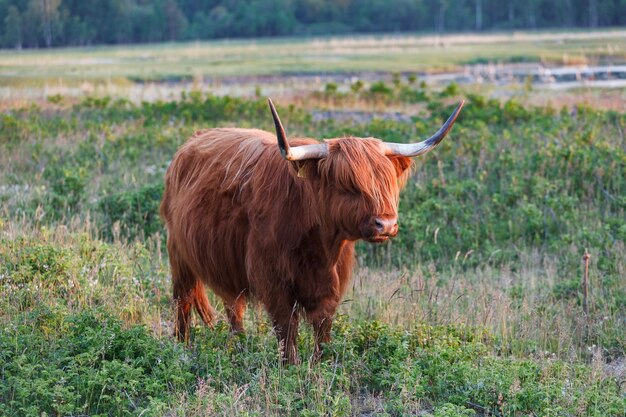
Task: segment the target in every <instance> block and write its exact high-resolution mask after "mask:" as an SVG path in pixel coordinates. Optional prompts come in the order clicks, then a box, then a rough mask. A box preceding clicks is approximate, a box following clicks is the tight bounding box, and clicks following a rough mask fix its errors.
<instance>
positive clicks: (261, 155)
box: [161, 100, 463, 363]
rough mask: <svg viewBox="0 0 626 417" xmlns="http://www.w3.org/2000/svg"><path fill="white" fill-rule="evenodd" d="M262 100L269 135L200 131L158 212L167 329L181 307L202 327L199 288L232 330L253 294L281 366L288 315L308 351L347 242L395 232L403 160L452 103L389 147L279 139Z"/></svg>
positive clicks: (328, 315)
mask: <svg viewBox="0 0 626 417" xmlns="http://www.w3.org/2000/svg"><path fill="white" fill-rule="evenodd" d="M268 101H269V105H270V109H271V112H272V116H273V118H274V123H275V125H276V136H275V135H273V134H271V133H268V132H264V131H261V130H253V129H209V130H205V131H202V132H198V133H196V134H195V135H194V136H193V137H192V138H191V139H189V140H188V141H187V142H186V143H185V144H184V145H182V146H181V148H180V149H179V150H178V152H177V153H176V155H175V156H174V159H173V161H172V163H171V165H170V167H169V168H168V170H167V173H166V176H165V194H164V196H163V202H162V203H161V215H162V217H163V218H164V219H165V222H166V225H167V230H168V239H167V248H168V252H169V259H170V265H171V267H172V281H173V287H174V300H175V302H176V308H177V317H176V334H177V336H178V337H179V338H180V339H181V340H187V337H188V331H189V316H190V313H191V307H192V306H194V307H195V309H196V310H197V312H198V313H199V315H200V317H201V318H202V320H203V321H204V322H205V323H206V324H208V325H211V322H212V320H213V315H214V313H213V309H212V307H211V306H210V305H209V302H208V299H207V296H206V293H205V289H204V286H205V285H207V286H208V287H210V288H211V289H212V290H213V291H214V292H215V293H216V294H217V295H218V296H219V297H220V298H222V300H223V301H224V306H225V308H226V313H227V316H228V320H229V321H230V325H231V327H232V330H233V331H234V332H241V331H243V326H242V319H243V314H244V310H245V308H246V301H247V300H248V299H249V298H254V299H256V300H258V301H260V302H261V303H262V304H263V306H264V307H265V308H266V309H267V311H268V313H269V315H270V317H271V319H272V321H273V323H274V327H275V329H276V332H277V336H278V339H279V342H280V344H281V348H282V358H283V360H287V361H288V362H290V363H293V362H296V361H297V360H298V353H297V350H296V349H297V348H296V343H295V341H296V336H297V332H298V319H299V317H300V316H301V315H302V316H304V317H305V318H306V319H307V320H308V321H309V322H310V323H311V324H312V325H313V329H314V334H315V352H316V356H318V355H319V352H320V344H321V343H325V342H328V341H329V339H330V328H331V323H332V319H333V315H334V314H335V310H336V309H337V305H338V304H339V302H340V300H341V297H342V295H343V293H344V292H345V289H346V286H347V284H348V282H349V280H350V276H351V272H352V266H353V259H354V244H355V241H356V240H359V239H365V240H367V241H370V242H383V241H385V240H387V239H388V238H390V237H393V236H395V235H396V234H397V232H398V225H397V216H398V193H399V190H400V188H401V187H402V185H403V183H404V180H405V179H406V177H407V173H408V168H409V167H410V165H411V159H410V157H412V156H417V155H421V154H424V153H426V152H428V151H430V150H431V149H433V148H434V147H435V146H437V144H439V142H440V141H441V140H442V139H443V138H444V136H445V135H446V134H447V133H448V131H449V130H450V128H451V127H452V124H453V123H454V121H455V119H456V117H457V116H458V114H459V112H460V110H461V106H462V105H463V103H461V104H459V106H458V107H457V108H456V110H455V111H454V113H453V114H452V116H450V118H449V119H448V121H446V123H445V124H444V125H443V126H442V127H441V129H440V130H439V131H438V132H437V133H436V134H435V135H434V136H432V137H431V138H429V139H427V140H425V141H423V142H420V143H416V144H395V143H386V142H382V141H380V140H378V139H374V138H364V139H361V138H355V137H345V138H339V139H328V140H325V141H324V142H323V143H320V142H317V141H315V140H313V139H291V140H289V141H287V137H286V135H285V131H284V129H283V126H282V124H281V122H280V119H279V117H278V114H277V113H276V109H275V108H274V106H273V104H272V102H271V100H268ZM276 145H278V146H276Z"/></svg>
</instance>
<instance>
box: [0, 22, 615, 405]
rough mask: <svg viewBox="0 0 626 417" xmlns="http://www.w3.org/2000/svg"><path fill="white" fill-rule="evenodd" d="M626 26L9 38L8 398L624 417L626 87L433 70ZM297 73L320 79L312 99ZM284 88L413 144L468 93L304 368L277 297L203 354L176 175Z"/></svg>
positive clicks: (610, 54)
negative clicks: (396, 224) (241, 330)
mask: <svg viewBox="0 0 626 417" xmlns="http://www.w3.org/2000/svg"><path fill="white" fill-rule="evenodd" d="M623 35H624V34H623V33H622V32H619V31H613V32H586V33H571V34H566V33H556V34H555V33H536V34H517V35H509V34H498V35H489V36H477V37H473V36H472V37H408V36H407V37H398V36H389V37H358V38H345V39H344V38H333V39H319V40H314V41H300V40H292V39H289V40H282V41H263V42H253V43H246V42H243V41H241V42H216V43H206V44H193V45H159V46H150V47H143V46H142V47H124V48H95V49H91V50H55V51H52V52H44V51H39V52H22V53H20V54H17V55H16V54H14V53H11V54H8V53H6V54H4V55H2V56H1V57H0V65H1V69H0V77H1V78H0V79H1V80H2V81H1V82H2V84H3V87H2V88H3V89H2V90H1V92H2V94H3V95H2V99H1V101H0V105H1V106H2V108H3V110H4V111H3V114H2V116H1V119H0V203H1V204H2V205H1V211H0V414H6V415H33V416H34V415H37V416H39V415H41V413H42V412H45V413H47V414H48V415H128V414H130V415H144V416H145V415H234V414H237V415H285V414H289V415H329V414H331V415H358V416H370V415H398V416H399V415H435V416H459V415H474V414H476V415H499V416H535V415H536V416H544V415H546V416H623V415H624V414H625V413H626V394H625V388H626V374H625V372H626V361H625V359H624V357H625V353H626V337H625V334H624V328H625V326H626V315H625V313H624V311H626V263H625V262H624V259H626V222H625V218H626V213H625V210H626V139H625V133H624V132H626V113H624V110H623V106H622V107H620V105H621V103H623V97H624V95H625V92H624V89H613V90H592V89H590V88H589V87H584V86H583V87H580V88H579V89H577V90H574V91H571V92H569V93H554V92H547V91H545V90H543V89H541V88H540V86H537V85H535V84H533V83H532V82H528V83H526V82H523V83H520V84H519V85H513V86H511V85H507V86H498V85H496V84H488V83H484V84H480V85H479V84H467V85H459V84H456V83H452V84H447V83H445V82H441V83H435V82H434V81H433V82H425V80H424V79H423V78H421V77H423V74H421V72H422V71H425V72H439V71H442V70H444V69H453V68H457V67H458V66H462V65H464V64H466V63H470V62H471V60H480V61H481V62H482V61H483V59H486V60H487V61H488V60H490V59H497V60H502V61H504V62H512V61H516V60H518V57H520V56H523V57H526V58H524V59H528V60H529V61H536V60H539V61H542V62H544V63H545V64H549V63H553V64H558V65H563V64H567V63H571V62H569V61H568V60H571V59H575V60H577V62H579V63H583V62H584V63H589V64H596V63H599V64H608V63H613V64H621V63H624V62H625V61H626V57H624V55H626V50H625V45H624V41H623V40H624V39H625V38H626V37H624V36H623ZM511 43H512V44H514V47H512V46H511ZM451 52H452V53H451ZM142 57H144V58H142ZM220 63H221V64H220ZM292 71H293V72H311V73H314V74H318V76H320V77H321V78H320V80H312V81H310V82H305V83H302V84H298V85H297V86H295V87H297V88H295V90H297V92H295V93H294V91H293V90H291V91H290V89H289V87H290V86H292V87H293V86H294V84H293V83H295V82H296V81H293V79H291V78H289V77H286V76H285V74H283V73H284V72H292ZM404 71H406V73H403V72H404ZM320 73H324V74H327V73H333V74H335V76H338V77H340V78H328V79H326V78H323V77H322V76H321V75H320ZM268 74H269V75H273V77H274V78H263V77H262V75H268ZM220 75H228V76H229V78H214V77H217V76H220ZM234 75H237V76H241V77H242V78H237V77H233V76H234ZM187 79H191V81H190V82H188V83H187V82H185V80H187ZM147 80H152V81H157V82H147ZM168 80H169V81H168ZM181 80H182V82H181ZM298 80H300V81H301V79H298ZM300 81H298V82H300ZM98 86H101V88H100V87H98ZM57 88H59V89H57ZM502 91H507V93H506V94H503V93H502ZM148 92H150V93H148ZM267 92H272V94H273V95H274V93H276V94H277V97H278V100H277V102H278V103H279V104H280V108H279V111H280V113H281V117H282V119H283V121H284V123H285V125H286V126H287V129H288V132H290V134H291V135H294V136H295V135H307V136H311V137H317V138H325V137H337V136H342V135H356V136H376V137H379V138H383V139H385V140H389V141H398V142H406V141H410V140H415V139H417V138H421V137H424V136H426V135H428V134H429V133H431V132H432V131H433V130H435V129H436V128H437V127H438V126H439V125H440V124H441V122H442V121H443V120H444V119H445V117H446V115H447V114H449V112H450V110H451V109H452V107H453V106H454V104H455V103H456V102H458V100H460V99H461V98H464V99H466V100H467V104H466V107H465V109H464V110H463V113H462V115H461V117H460V118H459V121H458V122H457V125H456V126H455V128H454V130H453V132H452V133H451V135H450V137H449V138H447V139H446V140H445V142H444V143H443V144H442V145H441V146H440V147H438V148H437V150H436V151H434V152H432V153H431V154H429V155H428V156H426V157H424V158H419V159H417V160H416V161H415V167H414V170H413V174H412V176H411V178H410V180H409V182H408V184H407V187H406V189H405V190H404V192H403V194H402V200H401V203H400V229H401V232H400V235H399V236H398V238H397V239H395V240H394V241H393V242H392V243H390V244H387V245H378V246H374V245H370V244H360V245H359V252H358V253H359V254H358V260H359V266H358V268H357V270H356V271H355V277H354V280H353V284H352V286H351V289H350V291H349V294H348V295H347V297H346V300H345V301H344V303H343V304H342V306H341V309H340V314H339V317H338V319H337V324H336V326H335V328H334V330H333V338H334V341H333V342H332V343H331V344H330V345H329V346H327V347H326V349H325V360H323V361H322V362H321V363H320V364H314V363H311V362H310V361H309V358H310V355H311V350H312V346H311V345H312V343H311V334H310V330H309V329H308V328H306V326H305V329H304V332H303V334H302V335H301V338H300V341H299V343H300V350H301V352H302V354H303V357H304V359H305V360H304V363H303V364H302V365H300V366H290V367H286V368H284V367H281V366H280V365H279V363H278V354H277V351H278V347H277V343H276V340H275V337H274V335H273V333H272V331H271V328H270V325H269V323H268V320H267V318H266V316H265V313H264V312H263V311H262V309H261V308H258V307H256V308H254V307H253V308H251V309H250V311H249V313H248V315H247V317H246V323H245V324H246V328H247V334H246V335H242V336H231V335H229V334H228V329H227V327H226V326H225V324H224V323H221V322H220V323H219V324H218V325H217V326H216V329H214V330H210V329H205V328H203V327H201V326H199V325H198V326H197V327H195V328H194V332H193V344H192V346H191V347H189V348H188V347H185V346H182V345H180V344H178V343H176V342H175V341H174V339H173V337H172V317H173V313H172V308H171V304H170V297H171V295H170V284H171V283H170V276H169V267H168V264H167V253H166V252H165V251H164V245H163V241H164V230H163V226H162V224H161V222H160V220H159V219H158V216H157V209H158V204H159V200H160V197H161V193H162V189H163V183H162V182H163V174H164V171H165V169H166V167H167V165H168V163H169V161H170V159H171V157H172V155H173V154H174V152H175V150H176V148H177V147H178V146H179V145H180V144H181V143H183V142H184V140H185V139H186V138H187V137H188V136H189V135H191V134H192V133H193V132H194V131H195V130H197V129H200V128H206V127H213V126H241V127H258V128H263V129H268V130H269V129H271V128H272V122H271V118H270V117H268V116H269V113H268V110H267V108H266V103H265V100H264V95H265V94H266V93H267ZM214 93H219V94H214ZM20 94H22V95H21V96H20ZM256 96H259V97H258V98H257V97H256ZM564 97H565V98H564ZM608 102H611V103H613V104H614V105H608V104H610V103H608ZM533 103H534V104H541V105H533ZM596 104H597V105H596ZM606 108H613V109H614V110H605V109H606ZM585 251H587V252H588V253H590V255H591V259H590V264H589V282H590V284H589V291H588V292H589V295H588V297H587V303H588V312H587V313H585V311H584V308H583V303H584V296H583V294H584V288H583V287H582V284H581V282H582V276H583V270H584V269H583V262H582V256H583V254H584V253H585ZM212 300H213V301H214V305H216V306H218V308H220V309H221V305H220V304H219V303H218V302H217V300H215V299H214V298H212ZM220 311H221V310H220Z"/></svg>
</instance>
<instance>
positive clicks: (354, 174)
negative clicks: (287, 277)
mask: <svg viewBox="0 0 626 417" xmlns="http://www.w3.org/2000/svg"><path fill="white" fill-rule="evenodd" d="M268 103H269V106H270V109H271V111H272V116H273V118H274V124H275V126H276V136H277V139H278V146H279V149H280V153H281V155H282V156H283V158H285V159H286V160H288V161H292V162H293V163H294V168H295V169H296V170H297V171H298V175H299V176H301V177H303V178H306V179H308V180H310V181H311V182H312V183H314V184H316V186H315V189H316V190H317V191H318V192H319V202H320V209H321V210H322V221H323V222H324V221H326V222H331V223H332V224H333V225H335V226H336V227H338V228H339V230H340V231H341V232H343V233H344V234H345V235H346V236H347V238H349V239H355V240H356V239H365V240H368V241H370V242H384V241H386V240H387V239H389V238H390V237H394V236H395V235H396V234H397V233H398V197H399V191H400V188H401V187H402V186H403V185H404V180H405V179H406V177H407V174H408V168H409V167H410V166H411V157H414V156H418V155H422V154H425V153H426V152H428V151H430V150H432V149H433V148H435V147H436V146H437V145H438V144H439V143H440V142H441V141H442V139H443V138H444V137H445V136H446V134H447V133H448V132H449V131H450V129H451V128H452V125H453V124H454V122H455V120H456V118H457V116H458V115H459V113H460V111H461V108H462V107H463V102H461V103H460V104H459V105H458V106H457V108H456V109H455V110H454V112H453V113H452V115H451V116H450V117H449V118H448V120H447V121H446V122H445V123H444V124H443V126H442V127H441V128H440V129H439V130H438V131H437V133H435V134H434V135H433V136H431V137H430V138H428V139H426V140H425V141H422V142H419V143H408V144H404V143H388V142H383V141H381V140H379V139H375V138H355V137H345V138H338V139H327V140H325V141H324V143H319V144H312V145H302V146H293V147H292V146H289V143H288V142H287V135H286V134H285V129H284V128H283V125H282V123H281V121H280V118H279V117H278V113H277V112H276V108H275V107H274V105H273V103H272V101H271V100H269V99H268Z"/></svg>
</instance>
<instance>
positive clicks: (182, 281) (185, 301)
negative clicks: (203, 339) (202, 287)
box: [170, 260, 195, 342]
mask: <svg viewBox="0 0 626 417" xmlns="http://www.w3.org/2000/svg"><path fill="white" fill-rule="evenodd" d="M170 263H171V265H172V283H173V296H174V303H175V308H176V327H175V329H174V334H175V335H176V337H177V338H178V340H180V341H181V342H183V341H188V340H189V319H190V316H191V306H192V305H193V303H194V301H195V296H194V295H195V294H194V292H195V278H194V276H193V275H192V274H191V271H189V269H188V268H186V267H184V266H182V265H180V264H179V263H178V262H176V261H172V260H170Z"/></svg>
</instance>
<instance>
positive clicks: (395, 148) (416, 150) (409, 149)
mask: <svg viewBox="0 0 626 417" xmlns="http://www.w3.org/2000/svg"><path fill="white" fill-rule="evenodd" d="M463 104H465V100H461V102H460V103H459V105H458V106H456V109H454V112H453V113H452V114H451V115H450V117H448V120H446V122H445V123H444V124H443V126H441V128H439V130H438V131H437V133H435V134H434V135H432V136H431V137H429V138H428V139H426V140H425V141H422V142H419V143H389V142H383V145H382V146H383V148H384V152H385V155H402V156H418V155H423V154H425V153H426V152H429V151H431V150H433V149H434V148H435V147H436V146H437V145H439V143H440V142H441V141H442V140H443V138H445V137H446V135H447V134H448V132H449V131H450V129H452V125H453V124H454V122H455V121H456V118H457V117H458V116H459V113H460V112H461V108H463Z"/></svg>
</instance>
